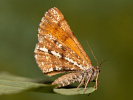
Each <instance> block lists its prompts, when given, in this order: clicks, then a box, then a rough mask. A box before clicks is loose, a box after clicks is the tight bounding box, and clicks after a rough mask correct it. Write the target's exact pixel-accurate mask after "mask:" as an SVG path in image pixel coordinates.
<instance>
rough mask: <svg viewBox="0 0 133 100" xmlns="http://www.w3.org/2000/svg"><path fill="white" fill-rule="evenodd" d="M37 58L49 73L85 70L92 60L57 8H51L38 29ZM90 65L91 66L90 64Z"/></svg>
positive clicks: (42, 67) (40, 65)
mask: <svg viewBox="0 0 133 100" xmlns="http://www.w3.org/2000/svg"><path fill="white" fill-rule="evenodd" d="M35 58H36V61H37V63H38V64H39V67H40V68H41V69H42V70H43V72H44V73H46V74H48V75H55V74H58V73H62V72H65V71H73V70H79V69H80V70H84V69H86V68H87V67H90V66H91V61H90V59H89V58H88V56H87V54H86V53H85V51H84V50H83V48H82V46H81V45H80V43H79V42H78V40H77V39H76V37H75V36H74V35H73V33H72V31H71V29H70V27H69V26H68V24H67V22H66V21H65V19H64V16H63V15H62V13H61V12H60V11H59V10H58V9H57V8H55V7H54V8H51V9H49V10H48V11H47V12H46V13H45V15H44V17H43V18H42V20H41V23H40V25H39V29H38V44H37V46H36V49H35ZM88 65H89V66H88Z"/></svg>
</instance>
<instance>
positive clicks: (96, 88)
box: [94, 74, 98, 90]
mask: <svg viewBox="0 0 133 100" xmlns="http://www.w3.org/2000/svg"><path fill="white" fill-rule="evenodd" d="M97 80H98V74H97V77H96V84H95V86H94V87H95V89H96V90H97Z"/></svg>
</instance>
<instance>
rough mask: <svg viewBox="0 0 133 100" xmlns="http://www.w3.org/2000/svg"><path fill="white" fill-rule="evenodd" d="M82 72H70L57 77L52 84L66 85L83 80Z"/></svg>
mask: <svg viewBox="0 0 133 100" xmlns="http://www.w3.org/2000/svg"><path fill="white" fill-rule="evenodd" d="M81 80H82V74H81V72H74V73H68V74H66V75H63V76H61V77H59V78H57V79H56V80H55V81H54V82H53V83H52V84H57V85H58V87H64V86H67V85H70V84H72V83H76V82H81Z"/></svg>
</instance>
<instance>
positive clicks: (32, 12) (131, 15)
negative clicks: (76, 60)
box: [0, 0, 133, 100]
mask: <svg viewBox="0 0 133 100" xmlns="http://www.w3.org/2000/svg"><path fill="white" fill-rule="evenodd" d="M54 6H55V7H57V8H58V9H60V10H61V12H62V13H63V15H64V16H65V19H66V20H67V22H68V24H69V25H70V27H71V29H72V31H73V32H74V34H75V35H76V37H77V38H78V40H79V41H80V43H81V44H82V46H83V47H84V49H85V51H86V52H87V54H88V55H89V57H90V59H91V61H92V64H93V65H96V61H95V60H94V58H93V56H92V54H91V52H90V50H89V48H88V46H87V43H86V40H88V42H89V44H90V46H91V48H92V50H93V52H94V54H95V56H96V57H97V59H98V61H99V62H101V61H102V60H104V59H109V60H108V61H106V62H105V63H104V64H103V65H102V67H101V73H100V76H99V81H100V84H99V85H98V90H97V91H96V92H94V93H92V94H91V95H90V96H86V95H85V96H84V95H78V96H62V95H57V94H43V93H22V94H16V95H9V96H1V97H0V100H18V99H19V100H47V99H48V100H55V99H58V100H62V99H63V100H81V99H82V100H83V99H88V100H92V99H93V100H96V99H97V100H125V99H131V98H133V97H132V94H133V92H132V89H133V86H132V84H133V78H132V76H133V75H132V73H133V72H132V71H133V63H132V62H133V0H0V71H8V72H10V73H13V74H15V75H19V76H24V77H29V78H45V79H54V78H55V77H52V78H49V77H47V76H44V74H43V73H42V72H41V70H40V69H39V68H38V66H37V64H36V62H35V59H34V52H33V51H34V48H35V44H36V43H37V30H38V25H39V23H40V20H41V18H42V17H43V15H44V13H45V12H46V11H47V10H48V9H50V8H51V7H54Z"/></svg>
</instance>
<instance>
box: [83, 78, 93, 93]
mask: <svg viewBox="0 0 133 100" xmlns="http://www.w3.org/2000/svg"><path fill="white" fill-rule="evenodd" d="M91 76H92V75H91ZM91 76H90V77H89V79H88V80H87V82H86V84H85V88H84V92H83V93H85V90H86V87H87V85H88V83H89V81H90V79H91Z"/></svg>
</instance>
